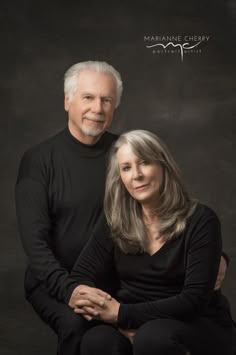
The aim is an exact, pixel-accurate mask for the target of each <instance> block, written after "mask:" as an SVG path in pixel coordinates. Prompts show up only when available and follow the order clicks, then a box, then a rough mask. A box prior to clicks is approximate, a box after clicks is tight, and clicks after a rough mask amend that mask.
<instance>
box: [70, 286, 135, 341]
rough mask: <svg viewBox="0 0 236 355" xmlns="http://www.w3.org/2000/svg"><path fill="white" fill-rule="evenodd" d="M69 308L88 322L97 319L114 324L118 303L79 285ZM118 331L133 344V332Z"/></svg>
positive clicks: (91, 288) (105, 294) (92, 289)
mask: <svg viewBox="0 0 236 355" xmlns="http://www.w3.org/2000/svg"><path fill="white" fill-rule="evenodd" d="M69 306H70V307H72V308H74V312H75V313H77V314H80V315H81V316H83V317H84V318H85V319H86V320H88V321H91V320H92V319H98V320H102V321H104V322H106V323H110V324H116V323H117V319H118V312H119V307H120V303H119V302H117V301H116V300H115V299H114V298H113V297H111V295H109V294H108V293H106V292H104V291H102V290H100V289H98V288H94V287H89V286H85V285H80V286H77V287H76V288H75V289H74V291H73V293H72V295H71V298H70V301H69ZM119 331H120V332H121V333H122V334H123V335H124V336H125V337H126V338H128V339H129V340H130V342H131V343H132V344H133V341H134V336H135V333H136V331H135V330H132V329H120V328H119Z"/></svg>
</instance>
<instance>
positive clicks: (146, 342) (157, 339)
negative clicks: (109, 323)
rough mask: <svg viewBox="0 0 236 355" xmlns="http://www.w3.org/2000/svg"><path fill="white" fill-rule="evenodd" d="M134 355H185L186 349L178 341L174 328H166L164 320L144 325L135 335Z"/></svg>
mask: <svg viewBox="0 0 236 355" xmlns="http://www.w3.org/2000/svg"><path fill="white" fill-rule="evenodd" d="M133 350H134V355H144V354H145V355H146V354H147V353H148V354H149V355H154V354H162V355H172V354H175V355H185V354H186V351H187V350H186V348H185V346H184V345H183V344H181V341H179V339H178V336H177V332H176V331H175V327H170V326H167V322H165V320H161V319H160V320H155V321H150V322H147V323H145V324H144V325H143V326H142V327H140V328H139V329H138V331H137V333H136V336H135V338H134V344H133Z"/></svg>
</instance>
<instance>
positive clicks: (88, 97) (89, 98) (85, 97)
mask: <svg viewBox="0 0 236 355" xmlns="http://www.w3.org/2000/svg"><path fill="white" fill-rule="evenodd" d="M84 99H86V100H91V99H92V96H89V95H88V96H84Z"/></svg>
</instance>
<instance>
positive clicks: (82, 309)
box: [75, 296, 120, 324]
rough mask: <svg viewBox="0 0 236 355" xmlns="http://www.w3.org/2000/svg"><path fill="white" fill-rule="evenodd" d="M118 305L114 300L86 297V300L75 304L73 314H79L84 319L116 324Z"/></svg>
mask: <svg viewBox="0 0 236 355" xmlns="http://www.w3.org/2000/svg"><path fill="white" fill-rule="evenodd" d="M119 308H120V303H119V302H117V301H116V300H115V299H114V298H111V299H105V298H104V299H103V300H101V299H100V298H97V297H93V296H87V298H86V299H83V300H79V301H78V302H77V308H75V313H78V314H81V315H82V316H83V317H84V318H85V319H87V320H92V319H99V320H102V321H104V322H107V323H112V324H114V323H116V322H117V318H118V312H119Z"/></svg>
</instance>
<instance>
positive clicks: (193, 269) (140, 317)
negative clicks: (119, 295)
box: [118, 207, 222, 329]
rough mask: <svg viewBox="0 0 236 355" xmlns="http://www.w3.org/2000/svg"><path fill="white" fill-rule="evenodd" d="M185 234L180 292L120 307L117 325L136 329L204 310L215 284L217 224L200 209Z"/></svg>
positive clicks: (218, 252)
mask: <svg viewBox="0 0 236 355" xmlns="http://www.w3.org/2000/svg"><path fill="white" fill-rule="evenodd" d="M200 212H201V213H200V215H199V212H198V213H197V216H194V218H193V219H192V223H191V224H190V226H189V228H188V231H187V233H189V235H188V237H187V238H188V243H187V246H186V253H187V262H186V274H185V282H184V286H183V289H182V291H181V292H180V293H179V294H178V295H176V296H173V297H169V298H166V299H163V300H158V301H151V302H143V303H138V304H121V305H120V308H119V313H118V326H119V327H120V328H126V329H136V328H138V327H139V326H141V325H142V324H143V323H145V322H147V321H149V320H152V319H156V318H174V319H189V320H190V319H193V318H194V317H195V316H198V315H199V314H200V313H201V312H203V311H204V308H205V307H206V306H207V303H208V301H209V299H210V297H211V294H212V292H213V289H214V284H215V281H216V276H217V272H218V267H219V261H220V256H221V247H222V245H221V243H222V242H221V231H220V222H219V220H218V218H217V216H216V215H215V213H214V212H213V211H211V210H210V209H208V208H206V207H202V208H201V211H200Z"/></svg>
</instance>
